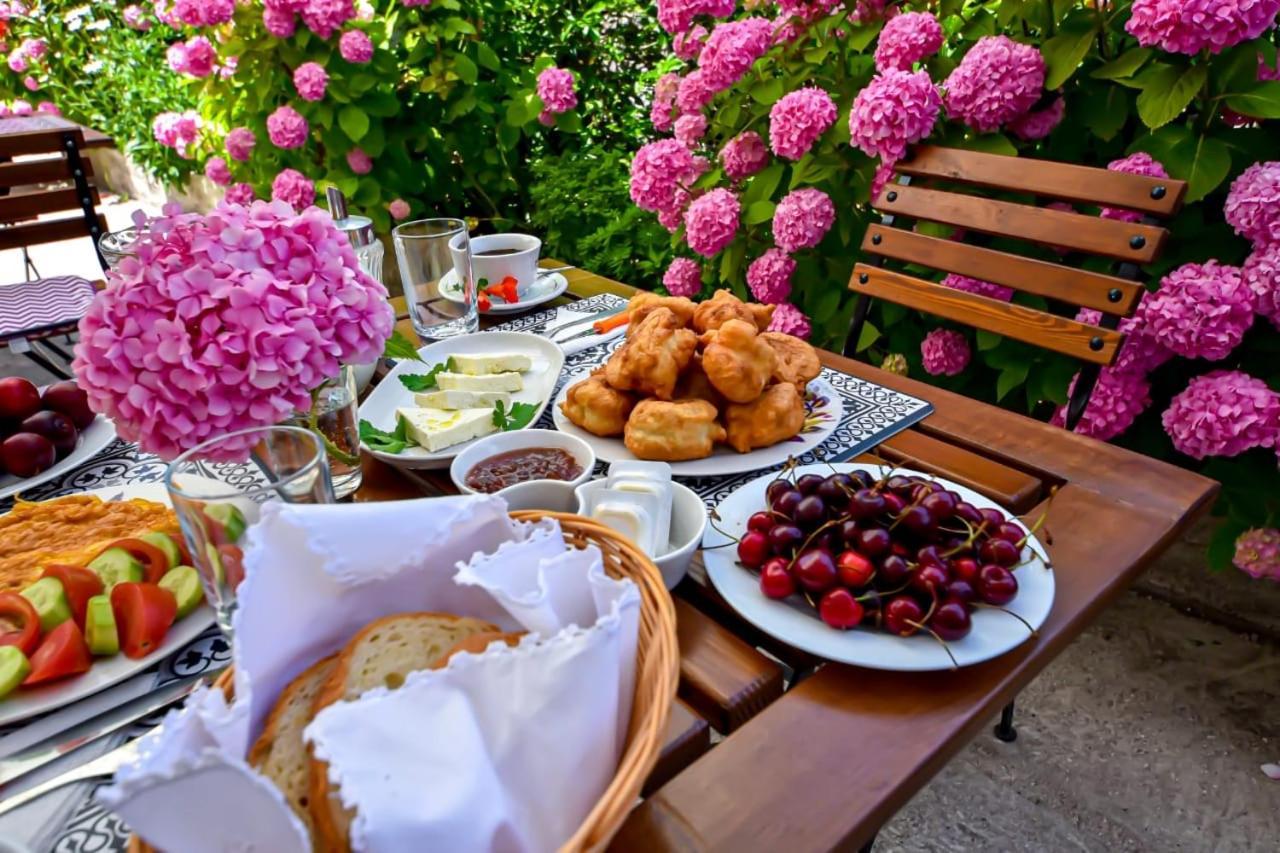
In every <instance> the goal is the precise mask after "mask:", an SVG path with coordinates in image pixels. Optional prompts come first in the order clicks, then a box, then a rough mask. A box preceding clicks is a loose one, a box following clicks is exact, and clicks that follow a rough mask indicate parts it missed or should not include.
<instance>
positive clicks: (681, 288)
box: [662, 258, 702, 297]
mask: <svg viewBox="0 0 1280 853" xmlns="http://www.w3.org/2000/svg"><path fill="white" fill-rule="evenodd" d="M662 286H663V287H665V288H666V289H667V293H670V294H671V295H672V296H686V297H691V296H697V295H698V292H699V291H701V290H702V267H700V266H698V262H697V261H693V260H690V259H689V258H676V259H675V260H674V261H672V262H671V266H669V267H667V271H666V272H665V273H663V274H662Z"/></svg>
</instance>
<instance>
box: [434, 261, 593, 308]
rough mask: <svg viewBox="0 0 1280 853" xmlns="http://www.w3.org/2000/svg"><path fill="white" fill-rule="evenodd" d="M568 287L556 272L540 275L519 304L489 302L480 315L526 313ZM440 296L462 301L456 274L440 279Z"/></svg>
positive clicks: (449, 273) (460, 284)
mask: <svg viewBox="0 0 1280 853" xmlns="http://www.w3.org/2000/svg"><path fill="white" fill-rule="evenodd" d="M568 287H569V280H568V279H567V278H565V277H564V276H563V275H561V274H560V273H558V272H553V273H547V274H546V275H540V276H538V278H537V281H535V282H534V283H533V284H532V285H530V286H529V287H528V288H526V289H525V292H524V293H523V294H522V296H521V299H520V301H519V302H501V301H499V300H497V299H492V300H491V303H492V304H491V305H490V306H489V310H488V311H481V312H480V313H481V314H515V313H517V312H519V311H527V310H529V309H530V308H532V307H534V306H535V305H541V304H542V303H544V302H550V301H551V300H552V299H555V298H556V297H557V296H559V295H560V294H562V293H564V292H565V290H567V289H568ZM440 295H441V296H443V297H444V298H445V299H448V300H449V301H450V302H461V301H462V283H461V282H460V281H459V279H458V274H457V273H456V272H455V271H453V270H450V271H449V272H447V273H445V276H444V278H442V279H440Z"/></svg>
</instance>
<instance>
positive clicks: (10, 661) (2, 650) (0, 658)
mask: <svg viewBox="0 0 1280 853" xmlns="http://www.w3.org/2000/svg"><path fill="white" fill-rule="evenodd" d="M30 674H31V661H29V660H27V656H26V655H24V654H23V653H22V649H20V648H18V647H17V646H0V696H8V695H9V694H10V693H12V692H13V691H15V690H17V689H18V685H19V684H21V683H22V682H23V681H25V680H26V678H27V676H28V675H30Z"/></svg>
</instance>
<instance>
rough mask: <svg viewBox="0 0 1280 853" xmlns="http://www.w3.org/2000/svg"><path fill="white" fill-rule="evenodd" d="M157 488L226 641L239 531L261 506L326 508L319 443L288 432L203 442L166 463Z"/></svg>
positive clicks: (328, 494)
mask: <svg viewBox="0 0 1280 853" xmlns="http://www.w3.org/2000/svg"><path fill="white" fill-rule="evenodd" d="M164 484H165V487H166V488H167V489H168V490H169V499H170V500H171V501H172V502H173V508H174V511H175V512H176V513H177V515H178V522H179V524H180V525H181V526H182V538H183V540H184V541H185V542H186V545H187V551H188V552H189V553H190V555H191V562H192V563H193V564H194V566H195V569H196V572H197V573H198V574H199V575H200V581H201V583H202V585H203V586H204V592H205V598H206V599H207V600H208V601H209V602H210V603H211V604H212V605H213V609H214V612H215V614H216V616H217V620H218V627H219V628H221V629H222V631H223V633H225V634H226V635H227V637H228V638H231V635H232V630H231V620H232V616H234V614H235V611H236V588H237V587H238V586H239V585H240V582H241V581H243V580H244V563H243V559H244V552H243V550H242V548H243V546H244V534H245V529H246V528H247V527H248V526H249V525H251V524H253V523H254V522H256V521H257V520H258V517H259V515H260V514H261V507H262V504H264V503H267V502H268V501H285V502H288V503H298V504H324V503H333V502H334V497H333V484H332V482H330V480H329V464H328V461H327V460H326V458H325V452H324V445H323V444H322V443H321V441H320V437H319V436H317V435H316V434H315V433H313V432H311V431H310V430H307V429H302V428H301V427H292V426H274V427H258V428H254V429H245V430H239V431H238V432H232V433H228V434H227V435H224V436H219V437H218V438H213V439H210V440H208V441H206V442H204V443H203V444H199V445H197V446H196V447H193V448H191V449H190V450H188V451H187V452H186V453H184V454H182V455H181V456H179V457H178V458H177V459H175V460H173V462H172V463H170V464H169V469H168V470H167V471H166V472H165V475H164Z"/></svg>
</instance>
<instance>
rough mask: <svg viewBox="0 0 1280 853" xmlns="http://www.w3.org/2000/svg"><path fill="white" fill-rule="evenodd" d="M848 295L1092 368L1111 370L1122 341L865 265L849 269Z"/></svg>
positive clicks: (1041, 313) (1081, 325)
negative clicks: (951, 322)
mask: <svg viewBox="0 0 1280 853" xmlns="http://www.w3.org/2000/svg"><path fill="white" fill-rule="evenodd" d="M864 278H865V280H864ZM849 289H850V290H852V291H853V292H854V293H857V294H859V295H867V296H874V297H876V298H879V299H885V300H888V301H889V302H896V303H898V304H899V305H904V306H906V307H908V308H914V309H916V310H918V311H924V312H926V313H929V314H934V315H936V316H938V317H943V318H945V319H948V320H954V321H955V322H957V323H963V324H964V325H966V326H973V327H974V328H977V329H985V330H986V331H988V332H995V333H996V334H999V335H1005V336H1007V337H1010V338H1015V339H1017V340H1020V341H1025V342H1026V343H1029V344H1033V345H1035V346H1038V347H1041V348H1043V349H1051V350H1054V351H1055V352H1060V353H1064V354H1065V355H1069V356H1073V357H1075V358H1078V359H1081V360H1082V361H1091V362H1096V363H1097V364H1103V365H1107V364H1111V362H1112V361H1113V360H1114V359H1115V356H1116V352H1117V350H1118V348H1119V346H1120V342H1121V340H1123V335H1121V334H1120V333H1118V332H1114V331H1111V330H1108V329H1101V328H1098V327H1097V326H1089V325H1086V324H1084V323H1077V322H1076V321H1075V320H1068V319H1066V318H1065V317H1057V316H1055V315H1053V314H1048V313H1046V312H1044V311H1036V310H1034V309H1031V308H1027V307H1025V306H1022V305H1013V304H1011V303H1008V302H1001V301H1000V300H998V299H989V298H987V297H985V296H978V295H977V294H973V293H966V292H964V291H960V290H953V289H952V288H950V287H943V286H942V285H940V284H934V283H933V282H930V281H925V280H924V279H919V278H916V277H914V276H909V275H903V274H902V273H897V272H893V271H892V270H886V269H879V268H877V267H872V266H868V265H866V264H858V265H856V266H855V267H854V269H853V278H852V279H851V280H850V282H849Z"/></svg>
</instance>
